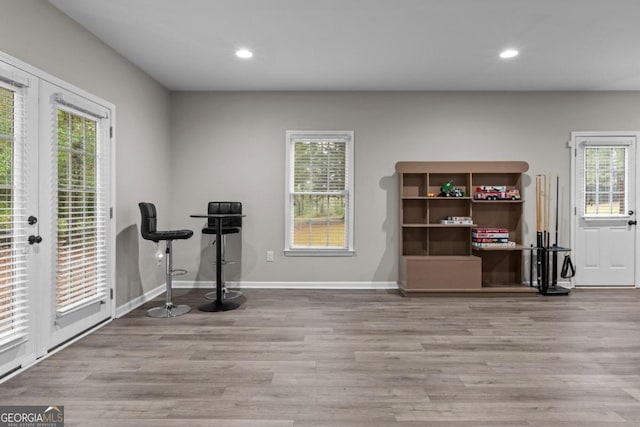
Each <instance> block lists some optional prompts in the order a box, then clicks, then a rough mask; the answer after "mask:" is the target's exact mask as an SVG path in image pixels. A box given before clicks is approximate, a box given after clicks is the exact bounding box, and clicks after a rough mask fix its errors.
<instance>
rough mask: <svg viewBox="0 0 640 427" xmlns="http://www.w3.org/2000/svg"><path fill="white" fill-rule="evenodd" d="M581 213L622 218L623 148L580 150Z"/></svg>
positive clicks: (624, 205) (623, 211)
mask: <svg viewBox="0 0 640 427" xmlns="http://www.w3.org/2000/svg"><path fill="white" fill-rule="evenodd" d="M583 179H584V189H583V190H584V214H585V215H587V216H606V217H609V216H615V215H626V213H627V208H626V200H627V193H626V192H627V148H626V147H616V146H586V147H584V178H583Z"/></svg>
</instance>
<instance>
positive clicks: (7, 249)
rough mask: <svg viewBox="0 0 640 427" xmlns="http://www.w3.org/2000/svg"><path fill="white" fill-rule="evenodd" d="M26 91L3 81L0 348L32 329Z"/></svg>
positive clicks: (0, 112)
mask: <svg viewBox="0 0 640 427" xmlns="http://www.w3.org/2000/svg"><path fill="white" fill-rule="evenodd" d="M24 91H25V88H22V87H19V86H12V85H11V84H9V83H4V82H2V81H0V348H1V347H2V346H5V345H7V344H10V343H14V342H15V341H17V340H20V339H23V338H25V337H26V335H27V328H28V310H27V302H28V296H27V255H26V245H27V243H26V242H27V230H26V222H27V220H26V217H25V215H26V200H25V197H26V194H25V193H26V191H25V185H26V168H25V164H24V161H25V141H24V129H25V116H26V114H25V103H24Z"/></svg>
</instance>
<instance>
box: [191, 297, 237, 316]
mask: <svg viewBox="0 0 640 427" xmlns="http://www.w3.org/2000/svg"><path fill="white" fill-rule="evenodd" d="M238 307H240V304H238V303H237V302H233V301H217V300H216V301H211V302H208V303H206V304H202V305H199V306H198V310H200V311H206V312H209V313H210V312H214V311H231V310H235V309H236V308H238Z"/></svg>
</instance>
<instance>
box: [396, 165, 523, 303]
mask: <svg viewBox="0 0 640 427" xmlns="http://www.w3.org/2000/svg"><path fill="white" fill-rule="evenodd" d="M528 169H529V165H528V164H527V163H526V162H399V163H397V164H396V172H397V173H398V176H399V182H400V231H399V235H400V245H399V248H400V278H399V286H400V290H401V291H402V293H403V294H405V295H412V294H421V293H439V294H442V293H452V294H461V293H469V292H471V293H487V294H491V295H496V294H504V293H514V294H534V293H535V289H533V288H529V287H528V286H523V285H522V251H523V250H524V249H528V248H527V247H525V246H523V241H522V236H523V203H524V201H523V200H490V201H489V200H476V199H475V198H474V196H475V193H474V189H475V188H476V187H478V186H481V185H485V186H506V187H508V188H514V189H518V190H520V193H521V194H522V174H523V173H524V172H526V171H527V170H528ZM449 181H452V182H453V185H454V187H456V188H458V189H460V191H461V192H462V194H463V196H462V197H443V196H441V195H440V188H441V186H442V185H443V184H445V183H447V182H449ZM428 195H430V196H428ZM447 217H471V218H473V224H441V223H440V220H443V219H446V218H447ZM476 227H483V228H485V227H486V228H506V229H508V230H509V240H510V241H512V242H515V243H516V245H515V246H509V247H495V248H477V247H474V246H472V244H471V241H472V240H471V235H472V230H473V229H474V228H476Z"/></svg>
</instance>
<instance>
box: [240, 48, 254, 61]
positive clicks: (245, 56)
mask: <svg viewBox="0 0 640 427" xmlns="http://www.w3.org/2000/svg"><path fill="white" fill-rule="evenodd" d="M236 56H237V57H238V58H242V59H249V58H251V57H252V56H253V52H251V51H250V50H249V49H239V50H236Z"/></svg>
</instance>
